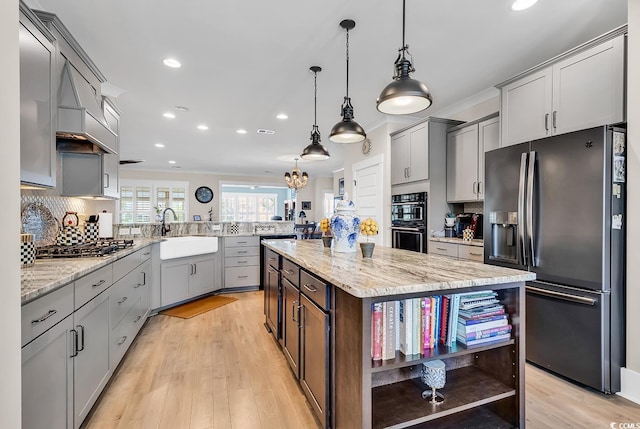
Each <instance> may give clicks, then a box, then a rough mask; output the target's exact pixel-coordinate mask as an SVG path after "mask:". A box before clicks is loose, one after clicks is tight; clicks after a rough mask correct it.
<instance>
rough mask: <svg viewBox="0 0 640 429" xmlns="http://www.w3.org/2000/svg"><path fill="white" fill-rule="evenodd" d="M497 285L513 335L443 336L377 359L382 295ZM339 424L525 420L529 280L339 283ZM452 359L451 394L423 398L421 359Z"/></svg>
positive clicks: (495, 424) (507, 424)
mask: <svg viewBox="0 0 640 429" xmlns="http://www.w3.org/2000/svg"><path fill="white" fill-rule="evenodd" d="M487 289H491V290H494V291H496V292H497V293H498V299H499V300H500V302H501V303H502V304H503V305H504V307H505V310H506V312H507V313H508V314H509V319H510V322H511V324H512V331H511V339H509V340H505V341H501V342H496V343H488V344H485V345H478V346H475V347H469V348H467V347H465V346H464V345H462V344H461V343H455V344H453V345H452V346H451V347H447V346H444V345H442V344H439V345H437V346H436V347H435V348H434V349H432V350H428V351H427V353H426V354H421V355H411V356H405V355H404V354H402V353H400V352H396V355H395V358H394V359H388V360H384V361H373V360H372V359H371V352H370V351H371V305H372V304H373V303H376V302H384V301H395V300H400V299H408V298H420V297H425V296H433V295H442V294H449V293H465V292H470V291H479V290H487ZM333 299H334V303H333V304H334V305H333V308H334V309H335V311H334V313H333V321H332V326H333V329H332V339H333V344H334V348H333V352H332V367H333V368H334V371H333V377H334V380H333V383H332V384H333V386H335V389H334V392H333V398H332V403H333V404H334V406H333V410H334V411H333V416H332V421H333V425H332V426H333V427H335V428H363V429H368V428H375V429H382V428H443V427H452V428H453V427H474V428H483V427H486V428H514V427H516V428H517V427H524V317H523V316H524V302H525V301H524V299H525V295H524V282H516V283H506V284H497V285H484V286H475V287H468V288H461V289H446V290H434V291H431V292H422V293H413V294H403V295H386V296H378V297H371V298H358V297H355V296H353V295H351V294H349V293H347V292H345V291H344V290H342V289H340V288H334V295H333ZM432 359H441V360H442V361H444V362H445V365H446V367H447V375H446V385H445V387H444V388H443V389H441V390H439V391H440V392H442V393H443V394H444V395H445V401H444V402H443V403H441V404H439V405H431V404H429V403H428V402H427V401H425V400H423V399H422V396H421V393H422V392H423V391H424V390H426V389H427V386H426V385H424V384H423V383H422V381H421V379H420V373H421V367H422V363H423V362H426V361H428V360H432Z"/></svg>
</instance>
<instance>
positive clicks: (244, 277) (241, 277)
mask: <svg viewBox="0 0 640 429" xmlns="http://www.w3.org/2000/svg"><path fill="white" fill-rule="evenodd" d="M247 277H249V276H238V278H239V279H246V278H247Z"/></svg>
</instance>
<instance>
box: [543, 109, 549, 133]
mask: <svg viewBox="0 0 640 429" xmlns="http://www.w3.org/2000/svg"><path fill="white" fill-rule="evenodd" d="M544 129H545V130H547V131H549V114H548V113H545V114H544Z"/></svg>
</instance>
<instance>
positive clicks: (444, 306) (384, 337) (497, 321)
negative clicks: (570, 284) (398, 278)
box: [371, 290, 511, 360]
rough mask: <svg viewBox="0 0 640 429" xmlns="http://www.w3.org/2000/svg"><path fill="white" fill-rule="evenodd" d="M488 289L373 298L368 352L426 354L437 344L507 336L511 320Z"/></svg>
mask: <svg viewBox="0 0 640 429" xmlns="http://www.w3.org/2000/svg"><path fill="white" fill-rule="evenodd" d="M497 295H498V294H497V293H496V292H494V291H491V290H486V291H479V292H469V293H464V294H451V295H437V296H428V297H422V298H412V299H403V300H400V301H388V302H379V303H375V304H373V305H372V307H371V357H372V358H373V360H387V359H395V358H396V353H397V352H398V351H399V352H400V353H402V354H404V355H420V354H423V355H426V354H428V353H430V350H433V349H434V348H436V347H437V346H438V344H441V345H442V346H446V347H451V346H453V345H455V344H456V342H460V343H462V344H464V345H465V346H467V347H469V346H473V345H476V344H483V343H486V342H493V341H501V340H505V339H509V338H510V336H511V325H510V324H509V319H508V315H507V314H506V313H505V309H504V306H503V305H502V304H500V302H499V300H498V298H497Z"/></svg>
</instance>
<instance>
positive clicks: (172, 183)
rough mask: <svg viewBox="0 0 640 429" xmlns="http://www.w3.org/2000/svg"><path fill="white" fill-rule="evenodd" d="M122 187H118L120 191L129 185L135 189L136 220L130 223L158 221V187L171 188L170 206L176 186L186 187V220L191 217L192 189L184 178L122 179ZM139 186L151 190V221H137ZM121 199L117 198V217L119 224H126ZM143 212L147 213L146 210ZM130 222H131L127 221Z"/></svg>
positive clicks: (134, 216) (134, 217)
mask: <svg viewBox="0 0 640 429" xmlns="http://www.w3.org/2000/svg"><path fill="white" fill-rule="evenodd" d="M119 186H120V189H118V191H121V188H122V187H123V186H128V187H132V188H133V190H134V202H133V204H134V207H133V219H134V221H133V222H131V223H130V224H147V223H149V224H152V223H158V220H157V219H156V215H157V214H156V212H155V207H157V206H158V199H157V195H158V188H169V190H170V192H169V201H170V207H171V205H172V204H171V202H172V201H173V200H172V192H171V190H172V189H174V188H183V189H184V210H183V211H182V212H183V214H184V222H188V219H189V218H190V217H189V197H190V195H191V194H190V191H189V182H188V181H184V180H136V179H120V184H119ZM139 187H147V188H149V189H150V190H151V203H150V208H149V212H148V213H149V222H137V221H136V220H135V219H136V215H137V214H138V213H139V212H138V211H137V210H136V203H135V189H136V188H139ZM121 200H122V197H121V199H120V200H117V203H116V210H117V219H118V223H119V224H125V223H123V222H122V220H121V219H122V211H121ZM141 213H145V212H144V211H143V212H141ZM126 224H129V223H126Z"/></svg>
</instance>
